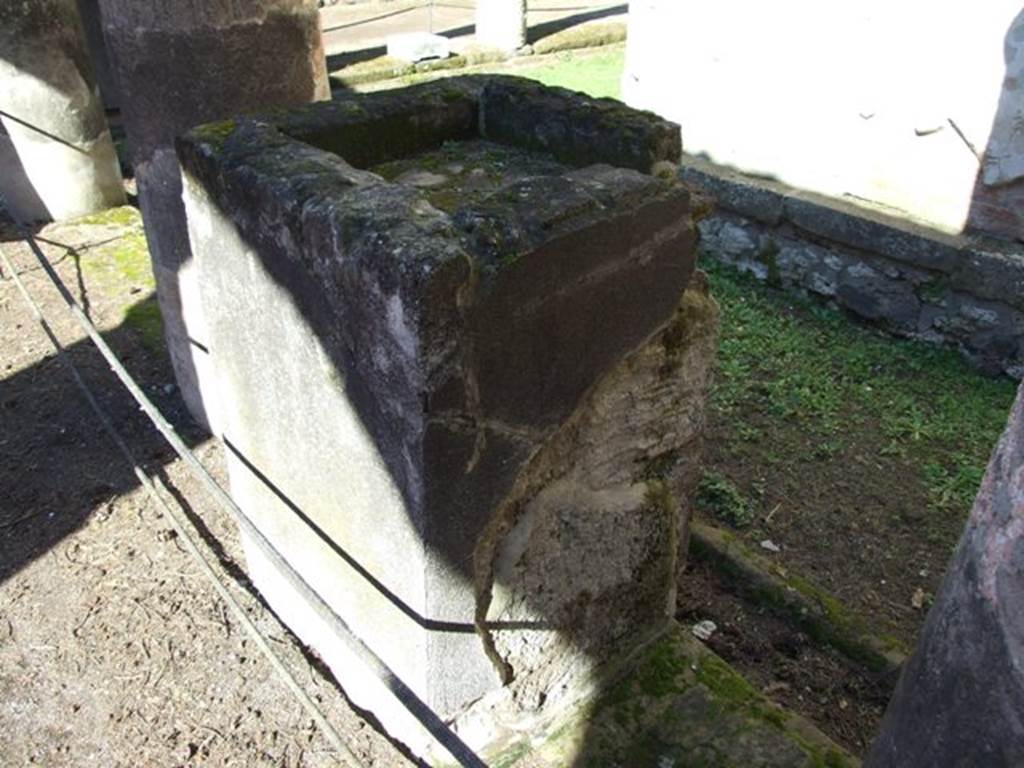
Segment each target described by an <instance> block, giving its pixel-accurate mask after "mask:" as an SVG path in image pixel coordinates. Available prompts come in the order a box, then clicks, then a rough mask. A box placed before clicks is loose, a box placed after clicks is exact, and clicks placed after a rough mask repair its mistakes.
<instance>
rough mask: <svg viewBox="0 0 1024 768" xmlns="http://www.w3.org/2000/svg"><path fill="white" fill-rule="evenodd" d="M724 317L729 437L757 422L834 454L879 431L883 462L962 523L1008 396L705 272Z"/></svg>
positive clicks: (951, 356) (722, 408)
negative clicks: (853, 437) (911, 475)
mask: <svg viewBox="0 0 1024 768" xmlns="http://www.w3.org/2000/svg"><path fill="white" fill-rule="evenodd" d="M704 266H705V269H706V270H707V271H708V273H709V276H710V279H711V286H712V293H713V295H715V296H716V298H717V299H718V301H719V303H720V304H721V308H722V318H721V336H720V344H719V359H718V371H717V373H718V376H717V385H716V387H715V390H714V393H713V396H712V397H713V405H714V407H715V408H716V409H717V410H718V411H719V413H720V414H722V415H723V417H724V418H725V419H726V420H728V419H729V418H730V417H733V416H735V417H736V418H737V422H736V424H735V433H736V437H737V439H738V440H739V441H740V442H749V441H750V440H751V439H752V435H753V433H752V432H751V429H752V428H751V427H750V426H749V425H747V424H746V420H742V419H740V418H739V416H740V414H741V413H750V412H752V411H753V412H758V413H761V414H764V415H765V417H766V418H767V419H770V420H773V421H778V422H779V423H780V424H783V423H784V424H788V425H794V426H795V427H796V428H798V429H800V430H802V431H803V432H804V433H805V434H807V435H809V436H810V437H812V438H814V439H816V440H817V443H818V446H819V447H818V448H817V449H816V452H817V453H819V454H821V455H820V458H831V457H832V456H834V455H836V454H838V453H839V452H840V451H841V450H842V447H843V445H844V439H845V438H846V436H847V435H849V434H850V433H851V432H856V431H857V430H861V431H864V430H868V431H871V430H874V431H879V430H880V431H881V436H882V437H884V444H883V445H882V446H881V447H880V448H879V454H880V455H882V456H886V455H888V456H901V457H904V458H905V459H906V460H907V461H908V462H909V463H911V464H913V465H914V466H916V467H918V474H919V478H920V480H921V481H922V482H923V483H924V484H925V486H926V487H927V489H928V494H929V498H930V501H931V504H932V506H933V508H934V509H935V510H941V511H954V510H955V511H957V512H958V513H963V512H965V511H966V510H967V509H968V508H969V507H970V505H971V502H972V500H973V498H974V494H975V493H976V492H977V487H978V483H979V482H980V480H981V476H982V474H983V472H984V468H985V465H986V463H987V461H988V457H989V453H990V451H991V450H992V446H993V445H994V444H995V442H996V440H997V439H998V437H999V435H1000V434H1001V432H1002V429H1003V427H1004V424H1005V421H1006V415H1007V413H1008V411H1009V408H1010V405H1011V403H1012V401H1013V397H1014V393H1015V390H1016V385H1015V383H1014V382H1012V381H1010V380H1009V379H1005V378H995V379H993V378H986V377H984V376H982V375H981V374H979V373H978V372H976V371H974V370H973V369H971V368H970V367H969V365H968V364H967V363H966V362H965V361H964V360H963V359H962V358H961V357H960V355H959V354H957V353H956V352H955V351H953V350H949V349H944V348H940V347H934V346H930V345H925V344H921V343H916V342H908V341H901V340H895V339H893V338H891V337H887V336H882V335H881V334H879V333H878V332H876V331H873V330H872V329H869V328H865V327H863V326H859V325H857V324H855V323H852V322H850V321H849V320H848V319H847V318H846V317H845V316H844V315H842V314H841V313H839V312H837V311H834V310H831V309H828V308H825V307H823V306H821V305H820V304H818V303H816V302H813V301H809V300H803V299H800V298H796V297H794V296H791V295H787V294H783V293H781V292H779V291H775V290H773V289H771V288H769V287H767V286H764V285H763V284H761V283H758V282H757V281H756V280H754V279H753V278H750V277H747V276H745V275H741V274H739V273H737V272H735V271H734V270H732V269H730V268H728V267H725V266H722V265H719V264H717V263H715V262H708V263H707V264H705V265H704Z"/></svg>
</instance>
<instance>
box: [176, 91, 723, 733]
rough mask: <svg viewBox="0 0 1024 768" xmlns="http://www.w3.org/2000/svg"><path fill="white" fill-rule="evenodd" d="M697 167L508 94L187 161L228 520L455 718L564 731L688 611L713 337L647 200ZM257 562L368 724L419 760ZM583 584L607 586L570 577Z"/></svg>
mask: <svg viewBox="0 0 1024 768" xmlns="http://www.w3.org/2000/svg"><path fill="white" fill-rule="evenodd" d="M678 152H679V136H678V130H677V129H676V128H675V126H673V125H671V124H669V123H666V122H664V121H662V120H660V119H659V118H656V117H654V116H653V115H646V114H642V113H636V112H633V111H631V110H627V109H624V108H622V107H620V106H618V105H615V104H612V103H610V102H606V101H595V100H592V99H589V98H586V97H583V96H582V95H579V94H574V93H570V92H567V91H562V90H559V89H549V88H544V87H541V86H538V85H536V84H534V83H529V82H524V81H520V80H517V79H514V78H464V79H455V80H448V81H444V82H439V83H432V84H427V85H423V86H416V87H413V88H409V89H403V90H398V91H389V92H382V93H376V94H369V95H365V96H359V97H348V98H345V99H343V100H340V101H335V102H332V103H327V104H322V105H310V106H306V107H302V108H298V109H295V110H290V111H286V112H280V113H275V114H271V115H267V116H263V117H260V118H256V119H247V120H241V121H237V122H236V121H228V122H224V123H218V124H213V125H208V126H204V127H201V128H198V129H196V130H194V131H192V132H191V133H189V134H188V135H187V136H186V137H184V138H183V139H181V140H180V141H179V143H178V155H179V158H180V160H181V164H182V168H183V170H184V178H185V200H186V207H187V209H188V215H189V231H190V238H191V245H192V251H193V253H194V254H195V257H196V259H197V261H198V263H199V268H200V272H201V275H202V280H201V286H202V290H203V306H204V313H205V315H206V316H207V318H208V327H209V332H210V349H211V355H212V358H213V360H214V362H215V368H216V372H217V381H218V387H219V395H220V397H221V399H222V401H223V402H224V407H223V425H224V426H223V432H224V438H225V441H226V442H227V444H228V447H229V449H230V452H229V453H230V457H231V458H230V476H231V486H232V492H233V494H234V495H235V496H236V497H237V499H238V501H239V503H240V504H241V506H242V508H243V509H245V510H246V511H247V513H249V514H250V515H251V516H252V517H253V520H254V522H255V523H256V524H257V525H258V526H259V527H260V529H261V530H262V531H264V532H265V534H266V535H267V537H268V538H270V539H271V540H272V541H273V542H274V543H275V545H276V546H278V547H279V548H280V550H281V552H282V553H283V554H284V556H285V557H286V559H288V560H289V561H290V562H291V563H293V564H294V565H295V567H296V568H297V569H298V570H299V571H300V572H301V573H302V574H303V576H304V577H305V578H306V580H307V581H308V582H309V583H310V584H311V585H313V586H314V588H316V589H317V590H318V591H319V592H320V594H321V595H322V596H323V597H324V598H325V599H326V600H327V601H328V602H329V603H330V604H331V605H332V606H333V607H334V609H335V610H336V611H337V612H338V613H339V614H340V615H341V616H342V617H343V618H344V619H345V621H346V622H348V623H349V625H350V626H351V627H352V628H353V630H354V631H355V632H356V634H358V635H359V636H360V637H361V638H362V639H363V640H364V641H365V642H367V643H368V644H369V645H370V646H371V647H372V648H374V650H375V651H376V652H377V653H378V654H379V655H380V656H381V657H383V658H384V660H385V661H386V662H387V663H388V664H389V665H390V666H391V667H392V668H393V669H394V670H395V671H396V672H397V673H398V674H399V676H401V677H402V678H403V679H404V680H405V681H406V683H407V684H409V685H410V686H411V687H412V688H413V689H414V690H415V691H417V692H418V693H419V694H420V696H421V697H422V698H424V699H425V700H426V701H427V703H428V704H430V705H431V706H432V707H434V708H435V709H436V710H437V711H438V712H439V713H440V714H441V715H442V716H443V717H454V716H456V715H458V714H459V713H460V712H462V711H463V710H465V709H466V707H467V706H469V705H470V704H471V703H472V702H474V701H476V700H479V699H481V697H484V696H485V695H488V694H495V695H504V696H506V699H507V700H509V701H512V702H513V704H514V705H515V706H512V707H511V709H510V710H508V711H510V712H512V714H509V715H508V717H509V720H510V721H512V720H515V717H516V715H515V712H522V711H526V710H529V711H530V712H532V713H533V714H534V715H536V713H537V712H542V711H544V710H545V708H551V707H554V706H555V705H556V704H557V705H567V703H568V702H571V701H572V700H574V698H576V697H578V696H580V695H583V694H584V693H585V691H586V690H587V686H588V685H589V684H590V683H592V680H591V675H592V674H596V673H594V670H595V669H598V668H600V665H601V663H602V662H603V661H604V660H607V659H608V658H610V657H613V656H615V655H617V654H622V653H626V652H628V651H629V650H631V649H632V648H634V647H636V645H637V644H639V643H640V642H642V641H643V640H645V639H647V638H649V637H650V636H651V635H653V634H655V633H657V632H658V631H660V629H661V628H663V627H664V625H665V621H666V618H667V616H668V615H669V613H670V611H671V606H672V602H673V589H674V582H675V572H676V569H677V566H678V557H679V547H678V542H679V541H680V540H682V539H683V538H684V537H685V520H686V510H687V509H688V507H687V502H686V497H687V495H688V494H689V492H690V491H689V489H690V488H692V485H693V482H694V480H695V472H694V471H693V467H694V466H695V464H694V457H695V456H697V455H699V454H698V453H697V449H698V447H699V444H700V442H699V437H700V425H701V424H702V419H703V402H704V397H705V395H706V389H707V378H708V370H709V363H710V358H711V353H710V349H711V347H712V346H713V338H714V321H713V317H714V308H713V302H711V300H710V299H708V298H707V296H706V291H705V292H704V293H702V294H700V296H703V303H702V302H701V301H700V299H699V297H698V298H697V299H694V298H691V299H690V300H689V303H687V302H682V303H681V301H682V297H683V293H684V290H685V289H686V287H687V285H688V284H689V283H690V278H691V275H692V274H693V270H694V242H695V234H694V228H693V225H692V221H691V217H690V215H689V209H688V202H689V198H688V194H687V192H686V191H685V189H683V188H682V186H681V185H679V184H678V183H677V182H674V181H666V180H662V179H659V178H655V177H654V176H650V175H648V174H647V173H645V172H643V171H646V170H649V169H650V168H651V167H652V166H653V165H654V164H656V163H658V162H663V161H671V160H673V159H674V158H677V157H678ZM389 179H391V180H389ZM428 182H429V183H428ZM694 307H701V308H702V309H700V311H698V310H697V309H694ZM683 369H685V370H686V371H687V373H686V375H682V374H681V373H680V371H681V370H683ZM651 467H656V471H655V470H654V469H651ZM623 531H629V535H628V536H615V535H614V534H615V532H619V533H621V532H623ZM249 555H250V569H251V570H252V571H253V576H254V580H255V582H256V583H257V585H258V586H259V587H260V589H261V590H262V591H264V593H265V594H266V595H267V597H268V600H269V601H270V603H271V604H272V605H273V606H274V607H275V610H278V611H280V612H281V614H282V616H283V617H284V618H285V620H286V621H288V622H289V624H290V625H291V626H292V627H293V628H295V630H296V631H297V633H298V634H299V635H300V636H302V637H303V638H304V639H306V640H307V642H310V643H311V644H313V645H314V646H315V647H317V648H318V650H319V651H320V653H321V654H322V655H323V656H324V658H325V659H326V660H327V662H328V663H329V664H330V665H331V666H332V668H333V669H335V671H336V673H337V674H338V676H339V679H340V680H341V682H342V685H344V686H345V687H346V690H348V691H349V693H350V695H351V696H353V698H354V699H356V700H357V701H358V702H360V703H361V704H362V705H363V706H366V707H368V708H370V709H373V710H374V711H375V712H376V713H377V715H378V717H380V718H381V719H382V720H383V721H384V722H385V723H386V724H387V725H388V727H389V728H393V729H394V730H395V731H396V732H397V733H399V734H401V736H402V737H403V738H405V739H407V740H408V741H409V742H410V743H412V744H414V745H416V744H417V743H419V738H420V735H418V733H417V728H416V727H415V725H414V724H413V723H411V721H409V719H408V716H407V715H405V714H404V712H403V711H402V710H401V708H400V707H398V706H397V705H396V704H395V703H394V702H392V701H390V700H389V697H388V696H387V695H386V693H384V691H383V690H382V689H381V688H380V686H379V684H377V683H375V682H374V681H373V680H371V679H369V678H365V679H363V678H360V675H361V674H362V673H361V672H360V671H359V670H358V668H357V667H358V665H353V664H351V663H350V661H351V659H350V658H349V657H348V656H347V655H346V652H345V650H344V648H343V646H342V645H341V644H340V643H339V642H338V640H337V638H332V637H331V636H329V634H328V633H327V632H326V630H325V629H324V628H323V627H322V626H320V625H318V622H317V621H316V620H315V618H314V617H313V616H312V615H311V613H310V612H309V611H308V609H307V608H306V607H304V606H303V605H302V604H301V602H300V601H298V600H297V599H296V598H295V596H294V595H291V594H289V593H288V592H287V590H286V589H285V588H284V586H283V583H282V581H281V579H280V577H279V575H277V574H275V573H274V572H273V570H272V569H270V568H269V567H268V566H266V564H265V563H262V561H261V558H260V556H259V553H258V552H255V551H253V550H252V549H251V548H250V550H249ZM587 561H590V562H592V563H593V564H594V568H597V565H598V563H600V564H601V566H602V567H601V568H597V570H601V571H603V572H602V573H601V574H600V578H592V576H594V575H595V574H596V572H597V571H595V570H594V568H589V569H583V570H579V569H574V568H572V567H569V566H570V564H571V563H583V562H587ZM524 638H525V640H524ZM530 638H533V640H530ZM537 638H543V640H542V641H538V640H537ZM552 670H554V671H552ZM509 692H514V693H509ZM509 696H511V697H512V698H511V699H508V697H509ZM506 703H507V702H506Z"/></svg>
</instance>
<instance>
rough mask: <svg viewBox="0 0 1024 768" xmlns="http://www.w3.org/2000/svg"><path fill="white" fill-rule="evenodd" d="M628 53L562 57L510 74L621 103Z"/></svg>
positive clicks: (622, 50)
mask: <svg viewBox="0 0 1024 768" xmlns="http://www.w3.org/2000/svg"><path fill="white" fill-rule="evenodd" d="M625 56H626V54H625V50H624V49H623V48H621V47H619V48H615V49H613V50H611V51H606V52H602V53H591V52H586V53H580V52H574V51H569V52H566V53H560V54H558V55H557V56H556V57H555V60H554V61H552V62H548V63H545V64H543V65H540V66H536V67H515V68H510V69H508V70H505V71H506V72H507V74H511V75H519V76H520V77H528V78H530V79H532V80H536V81H537V82H540V83H543V84H544V85H554V86H558V87H560V88H569V89H571V90H573V91H582V92H583V93H586V94H587V95H589V96H594V97H596V98H605V97H607V98H612V99H617V98H619V97H620V95H621V93H622V88H621V80H622V70H623V67H624V65H625Z"/></svg>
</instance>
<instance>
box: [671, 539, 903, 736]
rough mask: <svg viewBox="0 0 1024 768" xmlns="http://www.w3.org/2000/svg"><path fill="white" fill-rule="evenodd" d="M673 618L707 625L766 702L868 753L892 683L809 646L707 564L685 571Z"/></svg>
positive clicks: (718, 648) (716, 644)
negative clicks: (740, 594)
mask: <svg viewBox="0 0 1024 768" xmlns="http://www.w3.org/2000/svg"><path fill="white" fill-rule="evenodd" d="M678 606H679V608H678V614H677V618H678V620H679V621H680V622H681V623H682V624H684V625H688V626H693V625H695V624H697V623H698V622H703V621H712V622H714V623H715V626H716V627H717V629H716V630H715V632H714V634H712V635H711V637H710V638H709V639H708V640H707V641H706V644H707V645H708V647H709V648H711V650H713V651H714V652H715V653H717V654H718V655H719V656H721V657H722V658H723V659H725V660H726V661H727V662H729V663H730V664H731V665H732V666H733V667H735V668H736V670H737V671H739V672H740V673H741V674H742V675H743V676H744V677H746V678H747V680H748V681H749V682H750V683H751V685H753V686H754V687H755V688H757V689H758V690H759V691H761V692H762V693H763V694H765V695H766V696H767V697H768V698H770V699H772V700H773V701H775V702H777V703H778V704H781V705H782V706H784V707H786V708H787V709H790V710H792V711H794V712H797V713H799V714H801V715H803V716H804V717H806V718H807V719H808V720H810V721H812V722H813V723H814V724H815V725H817V726H818V727H819V728H821V730H822V731H824V732H825V733H826V734H827V735H829V736H831V737H832V738H833V739H835V740H836V741H837V742H839V743H840V744H842V745H843V746H844V747H846V748H847V749H849V750H850V751H851V752H853V753H854V754H863V753H864V752H866V751H867V748H868V747H869V746H870V744H871V742H872V740H873V739H874V737H875V734H876V733H877V730H878V725H879V722H880V721H881V717H882V713H883V712H884V710H885V705H886V702H887V701H888V700H889V696H890V695H891V693H892V690H891V687H892V684H893V682H894V681H893V680H890V679H886V678H885V677H884V676H882V675H879V674H876V673H872V672H870V671H868V670H866V669H864V668H863V667H861V666H859V665H857V664H855V663H853V662H851V661H850V660H849V659H847V658H845V657H844V656H842V654H840V653H838V652H837V651H835V650H832V649H831V648H822V647H820V646H817V645H815V644H814V643H813V642H812V641H811V639H810V638H809V637H807V636H806V635H805V634H803V633H802V632H800V630H799V629H797V628H796V627H794V626H793V625H792V624H791V623H789V622H787V621H785V620H784V619H781V618H779V617H778V616H775V615H773V614H772V612H771V611H770V610H769V609H767V608H765V607H764V606H759V605H754V604H751V603H750V602H748V601H747V600H744V599H742V598H741V597H738V596H737V595H735V594H734V593H733V592H732V591H731V589H730V586H729V584H728V583H727V582H726V581H725V580H723V579H722V577H721V575H720V574H718V573H717V572H716V571H715V570H714V569H713V568H712V567H711V566H710V565H709V564H707V563H702V562H699V561H694V560H692V559H691V562H690V563H689V564H688V565H687V568H686V572H685V574H684V578H683V580H682V582H681V584H680V592H679V603H678Z"/></svg>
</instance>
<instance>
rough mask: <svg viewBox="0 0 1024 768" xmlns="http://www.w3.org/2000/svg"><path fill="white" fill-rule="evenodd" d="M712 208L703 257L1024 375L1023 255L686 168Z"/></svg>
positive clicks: (689, 160)
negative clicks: (823, 299) (711, 204)
mask: <svg viewBox="0 0 1024 768" xmlns="http://www.w3.org/2000/svg"><path fill="white" fill-rule="evenodd" d="M680 176H681V178H682V179H683V180H684V182H685V183H686V184H687V185H689V186H690V187H691V188H692V189H694V190H698V191H699V192H700V193H701V194H702V195H705V196H707V197H709V198H711V199H712V200H713V203H714V211H713V212H711V213H710V215H708V216H706V217H705V218H704V219H702V220H701V223H700V232H701V252H702V254H705V255H707V256H708V257H710V258H714V259H717V260H721V261H725V262H727V263H731V264H733V265H735V266H737V267H739V268H740V269H743V270H745V271H748V272H751V273H752V274H754V275H756V276H757V277H759V278H760V279H762V280H767V281H769V282H773V283H776V284H778V285H779V286H780V287H786V288H794V289H797V290H800V291H804V292H807V293H810V294H813V295H817V296H820V297H823V298H825V299H827V300H829V301H833V302H835V303H836V304H837V305H838V306H840V307H842V308H843V309H845V310H847V311H849V312H852V313H853V314H855V315H858V316H859V317H861V318H863V319H865V320H867V321H870V322H872V323H875V324H877V325H879V326H880V327H882V328H884V329H885V330H887V331H889V332H891V333H893V334H895V335H898V336H905V337H909V338H915V339H921V340H924V341H929V342H934V343H941V344H949V345H952V346H955V347H957V348H959V349H960V350H961V351H962V352H963V353H964V354H965V355H966V356H967V357H968V358H970V359H971V360H973V361H974V362H975V363H977V364H978V365H979V366H980V367H981V368H982V369H983V370H986V371H989V372H991V373H1000V372H1005V373H1007V374H1009V375H1011V376H1014V377H1016V378H1020V377H1021V376H1024V248H1022V247H1021V246H1020V245H1014V244H1012V243H1007V242H1003V241H986V240H982V239H979V238H972V237H964V236H958V235H952V234H947V233H944V232H941V231H938V230H935V229H931V228H928V227H925V226H921V225H918V224H916V223H914V222H913V221H910V220H908V219H906V218H901V217H899V216H896V215H890V214H887V213H885V212H882V211H879V210H877V209H873V208H868V207H864V206H859V205H853V204H850V203H846V202H843V201H840V200H836V199H834V198H826V197H824V196H821V195H815V194H811V193H808V192H804V191H800V190H795V189H793V188H791V187H788V186H786V185H785V184H781V183H778V182H775V181H771V180H767V179H762V178H759V177H752V176H746V175H743V174H740V173H737V172H734V171H731V170H729V169H726V168H723V167H721V166H718V165H715V164H713V163H710V162H707V161H705V160H702V159H700V158H695V157H685V158H684V159H683V162H682V168H681V171H680Z"/></svg>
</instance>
